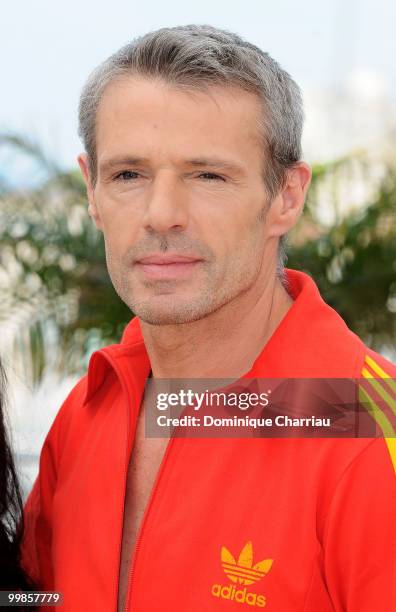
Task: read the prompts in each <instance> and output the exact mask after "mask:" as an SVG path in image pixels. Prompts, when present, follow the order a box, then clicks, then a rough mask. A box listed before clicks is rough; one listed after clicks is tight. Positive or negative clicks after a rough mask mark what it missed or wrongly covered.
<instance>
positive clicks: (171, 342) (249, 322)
mask: <svg viewBox="0 0 396 612" xmlns="http://www.w3.org/2000/svg"><path fill="white" fill-rule="evenodd" d="M292 304H293V300H292V298H291V297H290V295H289V294H288V293H287V291H286V290H285V288H284V287H283V285H282V283H281V281H280V280H279V279H278V278H277V277H276V275H275V274H273V275H272V276H268V277H267V278H266V279H265V282H264V283H262V284H261V287H260V290H259V291H258V289H257V287H256V288H253V289H251V290H249V291H247V292H246V293H244V294H243V295H240V296H238V297H237V298H236V299H234V300H232V301H231V302H229V303H228V304H226V305H224V306H222V307H221V308H220V309H218V310H217V311H216V312H213V313H211V314H210V315H208V316H207V317H204V318H203V319H200V320H198V321H193V322H192V323H184V324H178V325H150V324H148V323H145V322H144V321H141V329H142V334H143V338H144V342H145V345H146V349H147V352H148V355H149V359H150V363H151V369H152V376H153V377H154V378H221V377H223V378H239V377H241V376H242V375H243V374H245V373H246V372H248V371H249V370H250V369H251V367H252V365H253V363H254V361H255V360H256V358H257V357H258V356H259V354H260V353H261V352H262V350H263V348H264V346H265V345H266V343H267V342H268V340H269V338H270V337H271V336H272V334H273V333H274V331H275V329H276V328H277V327H278V325H279V324H280V322H281V320H282V319H283V317H284V316H285V314H286V313H287V311H288V310H289V308H290V307H291V305H292Z"/></svg>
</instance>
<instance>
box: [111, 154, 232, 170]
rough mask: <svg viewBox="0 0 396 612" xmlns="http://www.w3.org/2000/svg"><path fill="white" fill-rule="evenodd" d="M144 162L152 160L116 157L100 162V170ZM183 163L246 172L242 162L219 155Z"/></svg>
mask: <svg viewBox="0 0 396 612" xmlns="http://www.w3.org/2000/svg"><path fill="white" fill-rule="evenodd" d="M144 164H150V160H149V159H148V158H147V157H130V156H126V157H114V158H111V159H107V160H104V161H103V162H102V163H100V170H101V172H103V173H106V172H107V171H110V170H112V169H113V168H118V167H119V166H124V165H125V166H140V165H144ZM182 164H184V165H187V166H193V167H195V168H202V167H205V168H217V169H218V170H228V171H230V172H234V173H238V174H241V173H243V172H244V168H243V166H241V165H240V164H238V163H236V162H233V161H231V160H226V159H221V158H219V157H199V158H193V159H186V160H184V161H183V162H182Z"/></svg>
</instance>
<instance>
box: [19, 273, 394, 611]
mask: <svg viewBox="0 0 396 612" xmlns="http://www.w3.org/2000/svg"><path fill="white" fill-rule="evenodd" d="M286 272H287V276H288V280H289V284H290V293H291V295H292V297H293V298H294V300H295V301H294V303H293V305H292V307H291V308H290V309H289V311H288V312H287V314H286V316H285V318H284V319H283V320H282V322H281V324H280V325H279V326H278V328H277V329H276V331H275V332H274V334H273V336H272V337H271V339H270V340H269V342H268V343H267V344H266V346H265V347H264V349H263V351H262V353H261V354H260V356H259V357H258V358H257V360H256V361H255V363H254V365H253V367H252V369H251V370H250V372H248V373H247V374H246V375H245V377H246V378H250V377H252V378H253V377H261V378H276V377H305V378H308V377H323V378H324V377H329V378H359V377H360V376H364V377H365V378H366V379H367V380H368V383H369V387H370V388H371V391H370V393H371V399H372V402H373V404H374V402H375V401H376V399H377V398H378V397H382V399H385V400H386V401H387V402H388V404H389V407H390V408H391V409H393V410H395V405H396V385H395V382H394V381H393V380H392V378H396V367H395V366H394V365H392V364H391V363H389V362H388V361H387V360H385V359H384V358H382V357H380V356H379V355H378V354H376V353H374V352H373V351H371V350H370V349H368V348H367V347H365V346H364V344H363V343H362V342H361V340H360V339H359V338H358V337H357V336H356V335H355V334H353V333H352V332H351V331H350V330H349V329H348V328H347V326H346V325H345V323H344V322H343V321H342V319H341V318H340V317H339V315H338V314H337V313H336V312H335V311H334V310H333V309H332V308H330V307H329V306H328V305H326V304H325V303H324V301H323V300H322V298H321V296H320V294H319V292H318V289H317V287H316V285H315V283H314V282H313V280H312V279H311V278H310V277H309V276H308V275H307V274H305V273H302V272H297V271H294V270H287V271H286ZM235 350H238V349H237V347H235ZM149 371H150V363H149V359H148V356H147V352H146V350H145V346H144V342H143V339H142V335H141V331H140V324H139V321H138V319H136V318H135V319H133V320H132V321H131V323H130V324H129V325H128V327H127V328H126V331H125V333H124V336H123V339H122V342H121V344H119V345H113V346H109V347H106V348H104V349H101V350H99V351H97V352H96V353H94V355H93V356H92V358H91V361H90V365H89V371H88V375H87V376H86V377H84V378H83V379H82V380H81V381H80V382H79V383H78V384H77V385H76V387H75V388H74V389H73V390H72V392H71V393H70V395H69V396H68V398H67V399H66V401H65V403H64V404H63V406H62V408H61V409H60V411H59V413H58V414H57V416H56V418H55V421H54V423H53V425H52V427H51V429H50V432H49V433H48V436H47V438H46V440H45V443H44V446H43V449H42V452H41V457H40V472H39V476H38V478H37V480H36V482H35V484H34V487H33V489H32V492H31V494H30V496H29V498H28V500H27V503H26V507H25V521H26V534H25V540H24V546H23V559H24V565H25V567H26V569H27V570H28V571H29V572H30V573H31V574H32V575H33V576H34V577H35V578H36V579H37V580H38V581H39V582H40V583H41V586H42V588H43V589H45V590H55V591H60V592H62V593H63V595H64V603H63V606H61V607H60V608H57V609H60V610H63V611H64V612H66V611H67V612H90V611H92V612H116V610H117V593H118V580H119V564H120V549H121V537H122V524H123V510H124V495H125V484H126V475H127V467H128V463H129V457H130V453H131V449H132V445H133V438H134V430H135V424H136V420H137V415H138V411H139V407H140V402H141V398H142V394H143V391H144V385H145V382H146V379H147V376H148V374H149ZM385 418H386V417H385ZM388 426H389V427H391V426H390V423H389V422H388ZM389 427H388V429H387V436H388V437H387V438H386V439H384V438H373V439H368V438H364V439H301V438H289V439H280V438H277V439H268V438H267V439H263V438H261V439H260V438H254V439H252V438H251V439H235V438H234V439H186V438H172V439H171V440H170V442H169V444H168V447H167V450H166V453H165V455H164V458H163V461H162V464H161V467H160V470H159V473H158V476H157V479H156V482H155V484H154V487H153V491H152V494H151V497H150V500H149V503H148V506H147V508H146V512H145V515H144V518H143V521H142V525H141V527H140V532H139V535H138V539H137V543H136V546H135V552H134V555H133V560H132V570H131V574H130V578H129V595H128V598H127V611H128V612H129V611H133V612H157V611H160V610H163V611H165V612H203V611H204V610H208V611H209V610H210V611H213V612H214V611H217V610H218V611H220V610H222V611H224V612H233V611H234V612H238V611H240V612H243V611H244V610H245V611H247V610H248V609H252V608H264V607H265V609H266V610H267V611H268V612H289V611H299V612H330V611H332V612H334V611H336V612H342V611H347V612H374V611H375V612H377V611H378V612H391V611H392V612H394V610H396V602H395V599H393V598H394V591H393V589H394V588H395V582H396V576H395V557H396V516H395V511H396V479H395V471H394V465H393V464H392V456H393V461H394V462H395V463H396V452H395V438H392V437H391V436H390V437H389V431H390V429H389ZM43 609H44V608H43ZM54 609H56V608H54ZM45 610H49V608H48V607H47V608H45Z"/></svg>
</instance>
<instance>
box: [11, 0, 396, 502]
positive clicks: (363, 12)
mask: <svg viewBox="0 0 396 612" xmlns="http://www.w3.org/2000/svg"><path fill="white" fill-rule="evenodd" d="M395 22H396V4H395V3H392V2H391V1H390V0H388V1H387V0H359V1H357V0H348V2H345V1H344V0H331V1H330V2H327V3H320V2H316V1H314V0H305V2H304V3H296V2H292V1H291V0H278V1H277V2H267V1H265V0H257V1H253V0H244V1H243V2H241V1H231V0H227V1H226V0H217V2H213V1H210V2H209V1H208V0H201V2H200V3H195V4H194V5H193V4H192V3H186V2H184V1H181V0H180V1H179V0H168V2H167V3H161V2H154V1H153V0H146V1H145V2H144V3H141V2H134V1H131V0H129V1H127V0H112V1H111V2H109V3H104V2H103V3H98V2H94V1H93V0H86V1H85V2H83V3H82V2H77V0H69V2H68V3H56V2H53V1H50V0H35V2H31V1H29V0H20V1H19V2H18V3H7V4H6V5H4V6H3V7H2V28H1V30H2V36H1V53H0V73H1V77H2V78H1V97H0V338H1V342H0V355H1V358H2V361H3V364H4V366H5V369H6V372H7V375H8V379H9V385H8V386H9V388H8V395H9V399H8V418H9V421H10V426H11V429H12V434H13V435H12V438H13V444H14V447H15V449H16V452H17V458H18V464H19V467H20V469H21V472H22V482H23V488H24V493H25V494H26V493H27V492H28V490H29V489H30V487H31V484H32V482H33V479H34V477H35V475H36V473H37V468H38V455H39V451H40V447H41V445H42V442H43V440H44V437H45V435H46V433H47V431H48V429H49V427H50V425H51V422H52V420H53V418H54V416H55V414H56V412H57V411H58V409H59V407H60V405H61V402H62V401H63V399H64V398H65V396H66V394H67V393H68V392H69V390H70V389H71V387H72V386H73V384H74V383H75V381H76V380H77V378H78V376H80V375H81V374H82V373H83V372H84V370H85V369H86V366H87V363H88V360H89V356H90V355H91V353H92V352H93V351H94V350H95V349H97V348H99V347H100V346H102V345H104V344H108V343H111V342H115V341H117V340H118V339H119V337H120V334H121V332H122V330H123V328H124V326H125V324H126V322H127V321H128V320H129V319H130V317H131V314H130V312H129V311H128V310H127V308H126V307H125V306H124V305H123V304H122V303H121V302H120V300H119V299H118V297H117V296H116V294H115V292H114V290H113V289H112V286H111V284H110V281H109V278H108V276H107V272H106V266H105V260H104V249H103V243H102V239H101V235H100V234H99V233H97V232H96V230H95V229H94V228H93V226H92V224H91V222H90V220H89V218H88V215H87V210H86V209H87V206H86V197H85V192H84V187H83V183H82V180H81V177H80V174H79V171H78V170H77V164H76V156H77V154H78V153H79V152H80V150H81V143H80V142H79V140H78V137H77V105H78V97H79V93H80V89H81V87H82V85H83V83H84V80H85V78H86V77H87V75H88V73H89V72H90V71H91V70H92V69H93V68H94V67H95V66H96V65H97V64H98V63H99V62H101V61H102V60H103V59H105V58H106V57H107V56H108V55H110V54H111V53H112V52H114V51H115V50H116V49H118V48H119V47H120V46H121V45H123V44H125V43H126V42H128V41H129V40H130V39H131V38H133V37H135V36H137V35H140V34H144V33H146V32H148V31H150V30H154V29H157V28H159V27H163V26H174V25H179V24H187V23H209V24H211V25H214V26H218V27H222V28H226V29H229V30H233V31H235V32H237V33H238V34H240V35H242V36H243V37H245V38H247V39H248V40H249V41H250V42H253V43H254V44H256V45H258V46H259V47H261V48H262V49H263V50H265V51H268V52H269V53H270V55H272V56H273V57H274V58H275V59H277V60H278V61H279V62H280V63H281V65H282V66H283V67H284V68H285V69H286V70H287V71H288V72H289V73H290V74H291V75H292V76H293V78H295V80H296V81H297V82H298V83H299V85H300V86H301V87H302V90H303V95H304V100H305V109H306V117H307V118H306V126H305V132H304V154H305V159H306V160H307V161H308V162H310V163H311V164H312V165H313V169H314V174H313V182H312V187H311V189H310V193H309V197H308V201H307V205H306V208H305V213H304V216H303V217H302V219H301V220H300V223H299V225H298V226H297V228H296V229H295V230H294V232H293V233H292V235H291V236H290V247H289V259H288V261H287V266H288V267H291V268H298V269H302V270H304V271H306V272H308V273H310V274H311V275H312V276H313V277H314V279H315V281H316V282H317V284H318V285H319V288H320V290H321V292H322V295H323V297H324V298H325V300H326V301H327V302H328V303H329V304H330V305H331V306H333V307H334V308H335V309H336V310H337V311H338V312H339V313H340V314H341V316H342V317H343V318H344V319H345V321H346V322H347V324H348V325H349V326H350V327H351V328H352V330H354V331H355V332H356V333H357V334H358V335H359V336H360V337H361V338H362V339H363V340H364V341H365V342H366V343H367V344H368V345H370V346H371V347H372V348H374V349H376V350H378V351H379V352H381V353H382V354H383V355H385V356H386V357H388V358H390V359H393V360H396V155H395V153H396V61H395V57H396V42H395V35H394V23H395Z"/></svg>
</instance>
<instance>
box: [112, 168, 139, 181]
mask: <svg viewBox="0 0 396 612" xmlns="http://www.w3.org/2000/svg"><path fill="white" fill-rule="evenodd" d="M138 176H139V174H138V173H137V172H134V171H133V170H124V171H123V172H120V173H119V174H117V176H115V177H114V180H116V181H130V180H131V179H134V178H136V177H138Z"/></svg>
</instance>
